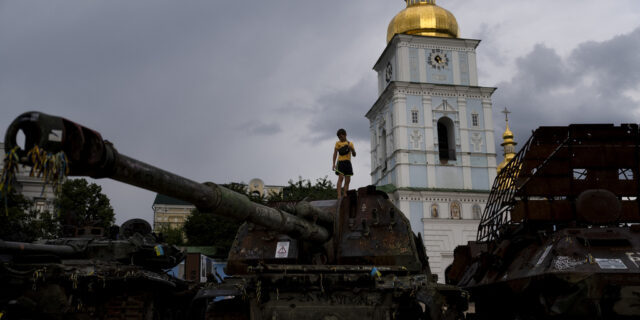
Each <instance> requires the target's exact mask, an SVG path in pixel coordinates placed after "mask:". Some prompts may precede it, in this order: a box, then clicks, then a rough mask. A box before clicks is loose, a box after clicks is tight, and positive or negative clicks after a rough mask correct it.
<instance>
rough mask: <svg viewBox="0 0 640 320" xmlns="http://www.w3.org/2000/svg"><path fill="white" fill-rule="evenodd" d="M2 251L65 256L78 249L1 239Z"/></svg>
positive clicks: (0, 248)
mask: <svg viewBox="0 0 640 320" xmlns="http://www.w3.org/2000/svg"><path fill="white" fill-rule="evenodd" d="M0 251H7V252H11V251H13V252H49V253H53V254H56V255H60V256H63V257H68V256H72V255H74V254H76V253H77V251H76V249H74V248H73V247H71V246H67V245H52V244H37V243H26V242H13V241H3V240H0Z"/></svg>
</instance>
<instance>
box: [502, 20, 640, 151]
mask: <svg viewBox="0 0 640 320" xmlns="http://www.w3.org/2000/svg"><path fill="white" fill-rule="evenodd" d="M638 52H640V28H637V29H635V30H634V31H632V32H630V33H628V34H624V35H620V36H616V37H614V38H612V39H610V40H607V41H602V42H586V43H583V44H581V45H579V46H578V47H577V48H575V49H574V50H573V51H571V53H570V54H569V55H568V56H567V57H566V58H563V57H561V56H560V55H559V54H558V53H557V52H556V51H555V50H554V49H552V48H548V47H546V46H544V45H542V44H539V45H536V46H535V47H534V49H533V50H532V51H531V52H530V53H529V54H527V55H526V56H523V57H521V58H519V59H517V61H516V65H517V70H516V72H515V74H514V76H513V78H512V79H511V80H510V81H509V82H503V83H500V84H498V85H497V87H498V88H499V89H498V91H497V92H496V94H495V95H494V110H495V112H494V121H495V127H496V140H497V141H500V142H501V140H500V139H501V135H502V132H503V131H504V115H503V114H501V113H499V111H500V110H502V109H503V108H504V107H505V106H506V107H508V108H509V109H510V110H511V111H512V112H513V113H512V114H511V115H510V117H509V118H510V120H509V123H510V127H511V129H512V131H514V133H515V134H516V139H517V140H518V141H519V142H520V143H521V144H522V143H523V142H524V141H525V140H526V139H527V138H528V137H529V136H530V135H531V131H532V130H534V129H536V128H537V127H539V126H550V125H559V126H565V125H569V124H572V123H615V124H620V123H634V122H635V123H638V122H640V119H638V115H639V113H638V112H639V111H640V102H639V101H637V100H634V99H633V98H632V97H630V96H629V95H628V94H626V92H627V91H628V90H633V89H638V87H639V84H640V54H638ZM498 153H501V150H498Z"/></svg>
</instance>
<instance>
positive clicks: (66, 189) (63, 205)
mask: <svg viewBox="0 0 640 320" xmlns="http://www.w3.org/2000/svg"><path fill="white" fill-rule="evenodd" d="M55 205H56V210H57V213H58V218H59V220H60V222H61V223H62V224H63V225H71V226H86V225H92V226H96V227H101V228H104V230H108V229H109V227H111V226H112V225H113V223H114V222H115V214H114V212H113V208H112V207H111V204H110V202H109V198H108V197H107V196H106V195H104V194H103V193H102V187H100V186H99V185H97V184H95V183H91V184H89V183H88V182H87V180H85V179H82V178H81V179H68V180H67V181H65V182H64V183H63V184H62V185H61V186H60V191H59V192H58V193H57V194H56V199H55Z"/></svg>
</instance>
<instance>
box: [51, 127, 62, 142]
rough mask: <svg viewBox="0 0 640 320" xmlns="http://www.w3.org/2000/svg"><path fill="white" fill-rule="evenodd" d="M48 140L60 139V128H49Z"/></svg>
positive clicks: (58, 140) (56, 140)
mask: <svg viewBox="0 0 640 320" xmlns="http://www.w3.org/2000/svg"><path fill="white" fill-rule="evenodd" d="M49 141H55V142H60V141H62V130H51V132H49Z"/></svg>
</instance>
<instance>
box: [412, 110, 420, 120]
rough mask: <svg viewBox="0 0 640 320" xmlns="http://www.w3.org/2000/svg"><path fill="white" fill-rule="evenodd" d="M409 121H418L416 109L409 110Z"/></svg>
mask: <svg viewBox="0 0 640 320" xmlns="http://www.w3.org/2000/svg"><path fill="white" fill-rule="evenodd" d="M411 123H418V110H411Z"/></svg>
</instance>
